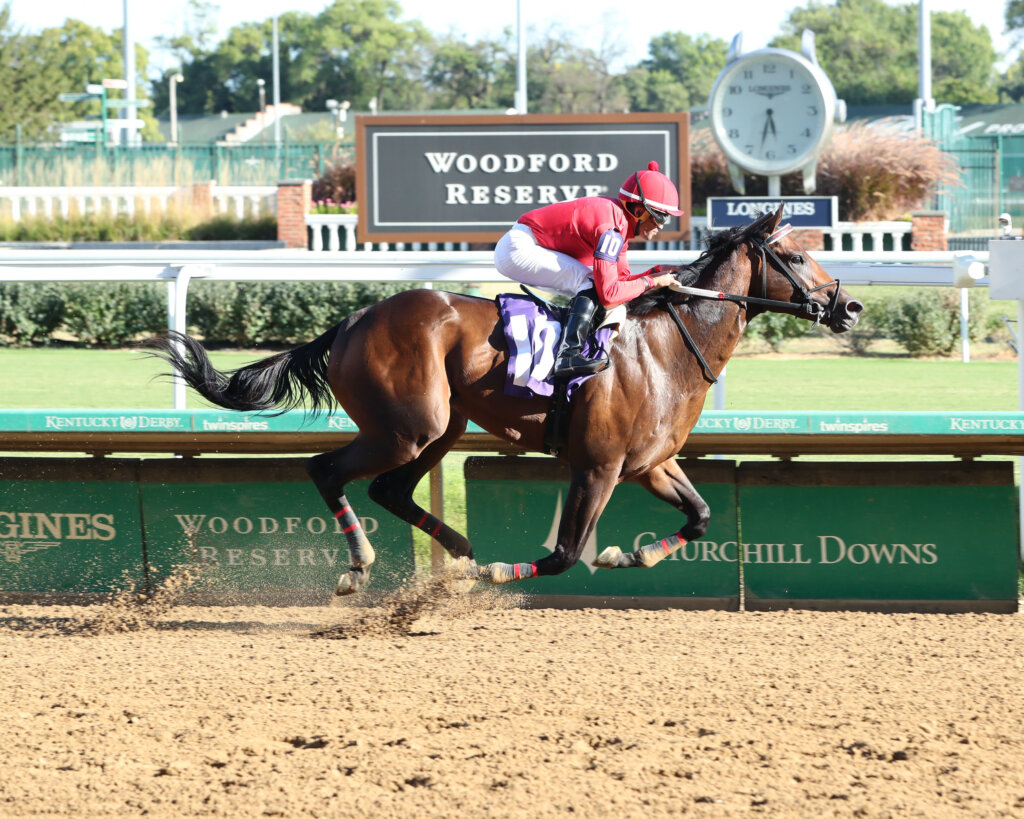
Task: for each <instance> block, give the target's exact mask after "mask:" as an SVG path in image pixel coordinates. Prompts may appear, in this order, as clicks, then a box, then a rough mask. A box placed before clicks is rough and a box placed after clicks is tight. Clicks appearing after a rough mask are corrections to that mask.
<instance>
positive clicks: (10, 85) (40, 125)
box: [0, 3, 62, 142]
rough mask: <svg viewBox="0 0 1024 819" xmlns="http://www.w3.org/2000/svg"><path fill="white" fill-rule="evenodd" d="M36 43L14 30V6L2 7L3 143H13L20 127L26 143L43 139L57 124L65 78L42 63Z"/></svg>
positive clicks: (0, 115)
mask: <svg viewBox="0 0 1024 819" xmlns="http://www.w3.org/2000/svg"><path fill="white" fill-rule="evenodd" d="M35 40H36V38H35V37H29V36H26V35H23V34H21V33H19V32H17V31H15V30H14V27H13V25H12V23H11V6H10V3H5V4H4V5H2V6H0V88H3V89H4V103H3V105H0V142H13V141H14V139H15V135H16V132H17V127H18V126H19V125H20V126H21V136H22V137H23V138H24V139H27V140H39V139H42V138H43V137H44V136H45V134H46V132H47V130H48V129H49V127H50V125H51V124H52V123H53V114H52V109H54V108H55V107H56V106H55V104H54V103H55V101H56V92H55V90H54V89H56V88H59V86H60V85H61V79H62V78H61V77H60V75H59V74H58V72H57V67H56V66H55V65H53V64H52V63H48V62H46V61H45V60H42V59H40V55H39V54H38V52H37V50H36V49H35V48H34V43H35Z"/></svg>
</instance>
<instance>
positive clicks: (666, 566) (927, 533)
mask: <svg viewBox="0 0 1024 819" xmlns="http://www.w3.org/2000/svg"><path fill="white" fill-rule="evenodd" d="M682 466H683V469H684V471H686V472H687V475H688V476H689V477H690V479H691V481H692V482H693V484H694V486H695V487H696V489H697V491H698V492H700V493H701V495H702V496H703V497H704V499H705V500H706V501H707V502H708V505H709V506H710V507H711V512H712V517H711V525H710V527H709V529H708V531H707V532H706V533H705V534H704V535H703V536H702V537H701V538H700V539H699V540H694V541H692V542H690V543H686V544H684V545H683V546H682V547H681V548H680V549H679V550H678V551H677V552H675V553H674V554H673V555H671V556H670V558H668V559H666V560H663V561H662V562H661V563H658V564H657V565H656V566H654V567H653V568H651V569H621V570H612V571H608V570H602V569H595V568H594V567H592V566H591V565H590V561H591V560H593V558H594V556H596V555H597V554H600V553H601V551H603V550H604V549H605V548H607V547H608V546H618V547H619V548H621V549H622V550H623V551H633V550H635V549H637V548H638V547H640V546H644V545H646V544H648V543H652V542H655V541H657V540H658V539H659V538H662V537H667V536H668V535H670V534H672V533H673V532H675V531H676V530H677V529H678V528H679V527H680V525H681V524H682V523H683V517H682V514H681V513H680V512H678V511H676V510H674V509H672V508H671V507H669V506H668V505H666V504H665V503H662V502H660V501H658V500H657V499H655V498H654V497H653V496H652V495H651V494H649V493H648V492H646V491H644V490H643V489H641V488H640V487H638V486H636V485H633V484H628V483H626V484H622V485H620V486H619V487H617V488H616V490H615V494H614V495H613V496H612V498H611V500H610V501H609V503H608V506H607V507H606V508H605V512H604V514H603V515H602V516H601V519H600V520H599V521H598V524H597V527H596V529H595V532H594V534H593V536H592V539H591V541H589V542H588V543H587V544H586V545H585V547H584V552H583V558H582V559H581V561H580V562H579V563H578V564H577V565H575V566H574V567H573V568H571V569H570V570H569V571H568V572H566V573H565V574H563V575H559V576H557V577H541V578H538V579H537V580H534V581H530V587H529V591H530V592H532V593H534V594H537V595H540V596H543V597H544V598H547V599H548V600H550V601H551V602H552V603H553V604H556V605H573V604H575V605H630V606H636V605H639V606H644V607H652V606H661V605H673V606H685V607H690V608H694V607H699V608H706V607H713V608H726V609H735V608H736V607H737V606H738V601H739V600H740V596H741V595H742V596H743V598H744V600H745V606H746V608H747V609H751V610H768V609H779V608H820V609H869V610H882V611H898V610H915V611H916V610H921V611H993V612H1015V611H1017V605H1018V604H1017V500H1016V496H1015V491H1014V485H1013V465H1012V464H1011V463H1008V462H1002V463H958V464H938V463H935V462H930V463H909V462H901V463H864V462H859V463H832V462H830V463H795V462H771V461H766V462H757V461H752V462H744V463H742V464H736V463H734V462H732V461H724V460H723V461H711V462H709V461H684V462H682ZM465 469H466V512H467V520H468V531H469V538H470V540H471V541H472V542H473V544H474V548H475V550H476V553H477V559H478V560H479V561H481V562H489V561H495V560H500V561H503V562H508V563H512V562H524V561H532V560H536V559H537V558H539V557H543V556H544V555H545V554H546V553H548V552H550V551H552V550H553V548H554V546H555V539H556V535H557V530H558V520H559V516H560V513H561V509H562V505H563V503H564V498H565V492H566V489H567V486H568V483H567V479H568V470H567V468H566V467H565V466H564V465H563V464H559V463H555V462H553V461H550V460H542V459H534V458H531V459H521V460H520V459H516V461H515V462H513V463H512V464H509V463H508V459H507V458H478V459H469V460H467V462H466V468H465Z"/></svg>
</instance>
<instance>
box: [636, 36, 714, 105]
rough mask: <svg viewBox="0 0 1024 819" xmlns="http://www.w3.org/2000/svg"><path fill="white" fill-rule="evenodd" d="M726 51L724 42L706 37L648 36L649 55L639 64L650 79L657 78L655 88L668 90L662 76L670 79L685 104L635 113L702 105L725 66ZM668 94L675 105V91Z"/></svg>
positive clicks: (666, 82) (665, 80) (676, 94)
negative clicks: (672, 79) (649, 75)
mask: <svg viewBox="0 0 1024 819" xmlns="http://www.w3.org/2000/svg"><path fill="white" fill-rule="evenodd" d="M728 51H729V47H728V44H727V43H726V42H725V40H719V39H717V38H714V37H711V36H710V35H707V34H701V35H699V36H698V37H697V38H696V39H694V38H692V37H690V35H688V34H684V33H683V32H681V31H666V32H665V33H664V34H659V35H657V36H656V37H652V38H651V42H650V43H649V44H648V46H647V52H648V54H650V56H649V57H648V58H647V59H646V60H644V61H643V62H642V63H641V65H642V66H643V68H645V69H647V71H648V72H650V74H651V76H653V77H659V75H660V76H661V78H660V79H657V80H656V85H657V86H661V87H664V88H667V87H668V85H669V84H668V81H667V78H666V77H664V74H667V75H668V76H670V77H672V78H674V79H675V81H676V82H677V83H678V84H679V86H680V87H681V89H682V91H683V92H684V94H685V100H686V101H685V103H684V104H683V106H680V107H675V108H661V109H654V108H640V109H638V110H663V111H673V110H674V111H679V110H686V109H687V108H689V107H691V106H694V105H704V104H705V103H706V102H707V99H708V95H710V93H711V86H713V85H714V84H715V78H716V77H717V76H718V74H719V72H721V70H722V67H723V66H724V65H725V60H726V57H727V56H728ZM670 95H671V96H670V98H672V97H674V98H676V99H673V102H674V103H675V104H676V105H678V102H677V101H676V100H677V99H678V96H679V92H678V91H674V90H673V91H671V92H670Z"/></svg>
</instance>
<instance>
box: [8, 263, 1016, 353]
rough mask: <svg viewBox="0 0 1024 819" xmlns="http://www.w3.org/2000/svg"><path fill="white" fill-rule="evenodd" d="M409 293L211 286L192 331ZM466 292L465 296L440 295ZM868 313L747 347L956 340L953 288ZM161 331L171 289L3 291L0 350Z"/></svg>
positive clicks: (333, 319)
mask: <svg viewBox="0 0 1024 819" xmlns="http://www.w3.org/2000/svg"><path fill="white" fill-rule="evenodd" d="M409 288H410V283H408V282H396V283H394V284H364V283H348V282H272V283H270V282H268V283H263V282H213V281H203V280H194V281H193V282H192V285H191V287H190V289H189V301H188V315H189V323H190V330H191V331H192V332H194V333H196V334H197V335H198V336H199V337H201V338H202V339H204V341H205V342H206V343H207V344H212V345H221V346H224V345H230V346H235V347H276V346H291V345H295V344H299V343H302V342H305V341H308V340H310V339H312V338H315V337H316V336H318V335H319V334H320V333H322V332H323V331H324V330H326V329H328V328H329V327H332V326H333V325H334V324H336V323H337V322H339V321H341V320H342V319H343V318H344V317H345V316H347V315H349V314H350V313H353V312H355V311H356V310H358V309H360V308H362V307H366V306H368V305H371V304H374V303H376V302H377V301H379V300H380V299H383V298H386V297H387V296H390V295H392V294H394V293H397V292H399V291H402V290H408V289H409ZM446 289H456V290H460V289H461V291H462V292H465V291H466V290H467V288H465V287H463V288H446ZM856 296H857V298H859V299H860V300H861V301H862V302H863V303H864V306H865V310H864V313H863V314H862V317H861V320H860V322H859V324H858V325H857V327H856V328H855V329H853V330H851V331H850V332H848V333H844V334H842V335H839V336H833V335H832V334H831V333H828V331H827V330H824V329H822V328H818V329H817V330H814V329H813V328H812V325H810V324H809V323H808V322H806V321H803V320H801V319H796V318H794V317H792V316H786V315H779V314H771V313H769V314H765V315H762V316H758V318H757V319H756V320H754V321H753V322H751V325H750V330H749V331H748V333H747V337H748V340H758V339H759V340H761V341H763V342H765V343H766V344H767V345H768V346H769V347H770V348H771V349H773V350H780V349H783V348H784V346H785V342H786V340H787V339H790V338H797V337H800V336H804V335H806V334H808V333H810V332H819V333H827V334H828V336H829V337H830V338H833V339H835V340H837V341H838V342H839V343H840V344H842V345H844V346H845V347H846V349H847V350H849V351H850V352H851V353H853V354H855V355H864V354H867V353H869V352H870V347H871V345H872V344H873V343H874V342H875V341H877V340H879V339H883V338H887V339H892V340H894V341H895V342H896V343H897V344H899V346H900V347H901V348H902V349H903V350H905V351H906V352H907V353H908V354H910V355H912V356H942V355H948V354H950V353H951V352H953V350H955V348H956V346H957V344H958V343H959V339H960V313H959V294H958V292H957V291H956V290H955V289H954V288H951V287H919V288H895V287H887V288H859V289H858V292H857V293H856ZM970 298H971V310H970V325H969V330H970V335H971V340H972V341H977V340H979V339H986V340H1000V339H1001V338H1002V337H1003V336H1004V335H1006V332H1007V331H1006V329H1005V327H1003V325H1002V323H1001V322H1000V320H999V317H998V316H999V313H1000V312H1005V309H1004V308H1003V307H1001V306H1000V305H999V303H995V302H989V300H988V297H987V294H986V293H985V292H984V291H983V290H974V291H971V294H970ZM166 327H167V286H166V285H164V284H159V283H144V282H124V283H112V282H104V283H96V284H62V283H53V282H47V283H25V284H20V283H0V345H5V346H22V347H25V346H34V345H45V344H49V343H51V342H52V341H54V340H55V339H59V340H61V341H64V342H70V343H77V344H81V345H84V346H91V347H122V346H126V345H130V344H132V343H133V342H135V341H137V340H138V339H140V338H142V337H145V336H148V335H153V334H155V333H160V332H162V331H163V330H164V329H166Z"/></svg>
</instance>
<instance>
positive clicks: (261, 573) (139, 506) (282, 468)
mask: <svg viewBox="0 0 1024 819" xmlns="http://www.w3.org/2000/svg"><path fill="white" fill-rule="evenodd" d="M368 486H369V482H368V481H357V482H354V483H352V484H351V485H349V486H346V493H347V497H348V498H349V500H350V501H351V502H352V504H353V508H355V509H356V510H357V512H358V513H359V514H360V515H361V518H360V520H361V523H362V526H363V529H364V530H366V532H367V534H368V535H369V537H370V538H371V540H372V542H373V543H374V545H375V547H376V549H377V562H376V563H375V564H374V570H373V589H374V590H376V591H383V590H388V589H395V588H397V587H398V586H399V585H401V584H402V583H404V582H406V581H407V580H408V579H409V578H410V577H411V576H412V575H413V571H414V560H413V551H412V530H411V528H410V527H409V526H408V524H406V523H404V522H403V521H401V520H399V519H398V518H396V517H394V516H393V515H390V514H388V513H386V512H384V511H383V510H382V509H381V508H380V507H379V506H377V505H376V504H374V503H372V502H371V501H370V499H369V498H368V497H367V494H366V490H367V487H368ZM348 563H349V559H348V547H347V546H346V544H345V536H344V534H343V533H342V532H341V531H340V530H339V527H338V524H337V521H335V520H334V518H333V517H332V516H331V515H330V513H329V512H328V510H327V507H326V506H325V505H324V502H323V499H322V498H321V497H320V494H319V493H318V492H317V490H316V487H314V486H313V484H312V482H310V480H309V478H308V476H307V475H306V470H305V459H303V458H283V459H278V458H260V459H235V458H225V459H204V460H203V461H201V462H196V461H191V460H181V459H173V458H165V459H154V460H147V461H141V460H133V459H116V460H115V459H103V460H92V459H83V458H77V459H65V458H0V593H8V594H10V593H16V594H31V595H56V596H58V597H59V596H62V595H67V596H71V597H78V596H82V595H94V594H101V593H110V592H116V591H122V590H125V589H143V588H154V587H156V586H157V585H159V584H160V582H161V580H162V579H164V578H167V577H169V576H170V575H172V574H173V573H175V572H177V571H179V570H180V569H181V568H182V567H198V568H201V571H200V572H199V576H198V579H197V580H196V581H195V582H194V583H193V585H192V586H191V587H190V588H189V589H188V592H189V594H190V595H192V596H193V597H195V598H197V599H200V600H204V601H212V602H218V603H225V602H241V601H248V602H256V603H264V604H275V603H289V604H319V605H324V604H326V603H327V602H329V601H330V600H331V595H332V593H333V591H334V587H335V585H337V582H338V577H339V575H340V574H341V573H342V572H343V571H344V570H345V569H346V568H347V567H348Z"/></svg>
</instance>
